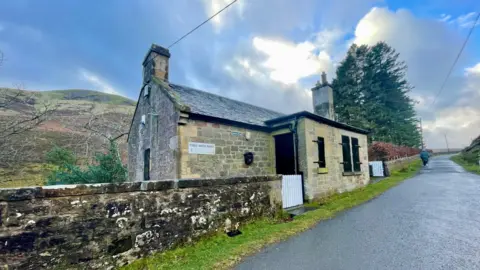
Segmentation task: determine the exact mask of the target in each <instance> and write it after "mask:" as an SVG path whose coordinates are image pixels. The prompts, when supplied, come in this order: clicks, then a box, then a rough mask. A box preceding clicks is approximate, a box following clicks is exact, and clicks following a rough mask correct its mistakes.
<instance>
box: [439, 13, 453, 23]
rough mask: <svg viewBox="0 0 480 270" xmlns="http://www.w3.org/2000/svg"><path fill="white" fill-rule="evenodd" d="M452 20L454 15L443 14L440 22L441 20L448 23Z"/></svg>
mask: <svg viewBox="0 0 480 270" xmlns="http://www.w3.org/2000/svg"><path fill="white" fill-rule="evenodd" d="M451 18H452V15H448V14H441V15H440V19H439V20H440V21H441V22H448V21H450V19H451Z"/></svg>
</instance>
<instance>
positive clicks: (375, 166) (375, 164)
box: [368, 161, 384, 176]
mask: <svg viewBox="0 0 480 270" xmlns="http://www.w3.org/2000/svg"><path fill="white" fill-rule="evenodd" d="M368 164H370V165H371V166H372V173H373V176H384V173H383V163H382V162H381V161H370V162H369V163H368Z"/></svg>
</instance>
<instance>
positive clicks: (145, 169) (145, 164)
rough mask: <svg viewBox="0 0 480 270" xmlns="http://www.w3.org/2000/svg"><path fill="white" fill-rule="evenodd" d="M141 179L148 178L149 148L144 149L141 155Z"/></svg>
mask: <svg viewBox="0 0 480 270" xmlns="http://www.w3.org/2000/svg"><path fill="white" fill-rule="evenodd" d="M143 180H150V148H149V149H145V153H144V156H143Z"/></svg>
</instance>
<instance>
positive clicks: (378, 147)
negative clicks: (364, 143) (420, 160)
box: [368, 142, 421, 161]
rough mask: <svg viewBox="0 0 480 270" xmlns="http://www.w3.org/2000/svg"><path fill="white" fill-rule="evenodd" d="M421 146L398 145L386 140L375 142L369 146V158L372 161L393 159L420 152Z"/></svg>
mask: <svg viewBox="0 0 480 270" xmlns="http://www.w3.org/2000/svg"><path fill="white" fill-rule="evenodd" d="M420 150H421V149H419V148H415V147H408V146H398V145H394V144H391V143H386V142H373V143H372V144H371V145H370V146H369V147H368V159H369V160H371V161H375V160H376V161H381V160H392V159H397V158H402V157H410V156H415V155H418V154H420Z"/></svg>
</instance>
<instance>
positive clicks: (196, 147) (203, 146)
mask: <svg viewBox="0 0 480 270" xmlns="http://www.w3.org/2000/svg"><path fill="white" fill-rule="evenodd" d="M188 153H190V154H200V155H215V144H212V143H198V142H189V143H188Z"/></svg>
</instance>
